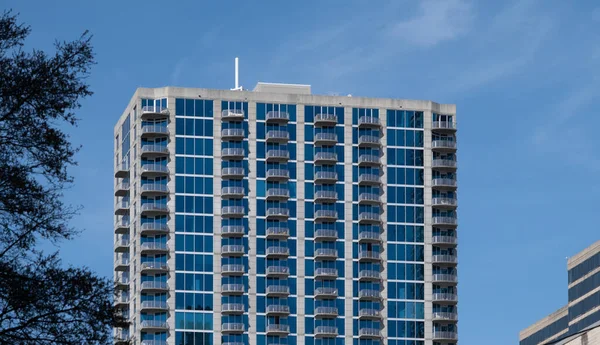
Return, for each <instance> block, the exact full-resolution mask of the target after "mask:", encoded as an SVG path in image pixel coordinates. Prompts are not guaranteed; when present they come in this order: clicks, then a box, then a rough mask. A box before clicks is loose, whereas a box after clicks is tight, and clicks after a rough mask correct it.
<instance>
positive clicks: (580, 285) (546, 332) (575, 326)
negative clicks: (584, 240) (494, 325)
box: [519, 241, 600, 345]
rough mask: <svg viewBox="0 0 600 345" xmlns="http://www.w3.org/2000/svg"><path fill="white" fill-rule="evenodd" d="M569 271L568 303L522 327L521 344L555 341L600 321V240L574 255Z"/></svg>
mask: <svg viewBox="0 0 600 345" xmlns="http://www.w3.org/2000/svg"><path fill="white" fill-rule="evenodd" d="M567 271H568V297H569V298H568V303H567V305H565V306H564V307H562V308H560V309H558V310H557V311H555V312H554V313H552V314H550V315H548V316H546V317H544V318H543V319H541V320H539V321H538V322H536V323H534V324H533V325H531V326H529V327H527V328H526V329H524V330H522V331H521V332H520V333H519V342H520V345H540V344H553V343H554V342H555V341H556V340H558V339H563V338H568V337H569V336H572V335H574V334H576V333H578V332H581V331H582V330H584V329H587V328H589V327H591V326H594V325H596V324H597V323H598V322H600V241H598V242H596V243H594V244H592V245H591V246H589V247H588V248H586V249H584V250H583V251H581V252H579V253H577V254H576V255H574V256H572V257H570V258H569V260H568V261H567ZM590 344H592V343H590Z"/></svg>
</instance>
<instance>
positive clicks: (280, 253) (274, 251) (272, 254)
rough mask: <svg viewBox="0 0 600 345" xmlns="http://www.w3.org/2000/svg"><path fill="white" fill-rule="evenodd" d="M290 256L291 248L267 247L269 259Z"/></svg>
mask: <svg viewBox="0 0 600 345" xmlns="http://www.w3.org/2000/svg"><path fill="white" fill-rule="evenodd" d="M289 255H290V248H288V247H283V246H269V247H267V258H287V257H288V256H289Z"/></svg>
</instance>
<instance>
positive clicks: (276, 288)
mask: <svg viewBox="0 0 600 345" xmlns="http://www.w3.org/2000/svg"><path fill="white" fill-rule="evenodd" d="M289 293H290V287H289V286H287V285H268V286H267V294H280V295H289Z"/></svg>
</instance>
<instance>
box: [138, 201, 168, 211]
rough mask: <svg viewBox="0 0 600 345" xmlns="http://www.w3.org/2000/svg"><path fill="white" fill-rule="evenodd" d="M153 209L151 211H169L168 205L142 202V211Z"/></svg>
mask: <svg viewBox="0 0 600 345" xmlns="http://www.w3.org/2000/svg"><path fill="white" fill-rule="evenodd" d="M144 211H153V212H169V207H167V205H165V204H158V203H148V204H142V212H144Z"/></svg>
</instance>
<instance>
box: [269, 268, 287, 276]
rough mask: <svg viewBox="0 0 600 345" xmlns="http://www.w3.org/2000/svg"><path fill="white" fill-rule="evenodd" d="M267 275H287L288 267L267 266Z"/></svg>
mask: <svg viewBox="0 0 600 345" xmlns="http://www.w3.org/2000/svg"><path fill="white" fill-rule="evenodd" d="M266 274H267V277H287V276H289V275H290V269H289V267H287V266H267V273H266Z"/></svg>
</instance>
